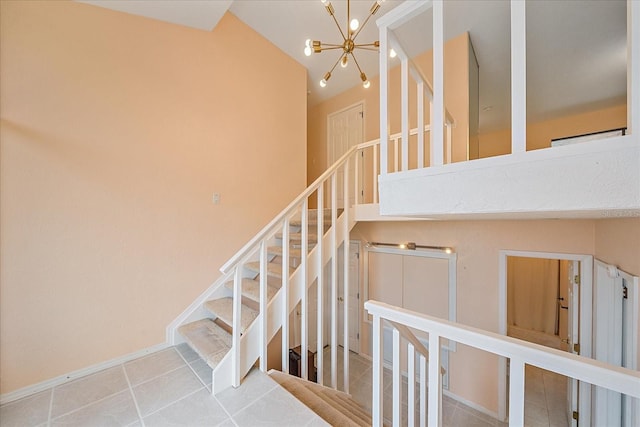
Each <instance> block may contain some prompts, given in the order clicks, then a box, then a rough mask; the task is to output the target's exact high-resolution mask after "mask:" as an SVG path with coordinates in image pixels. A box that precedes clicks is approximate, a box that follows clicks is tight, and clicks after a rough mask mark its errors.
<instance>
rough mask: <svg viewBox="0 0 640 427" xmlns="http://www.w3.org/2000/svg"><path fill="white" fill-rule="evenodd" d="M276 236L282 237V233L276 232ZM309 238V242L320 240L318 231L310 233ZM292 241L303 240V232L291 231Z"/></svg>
mask: <svg viewBox="0 0 640 427" xmlns="http://www.w3.org/2000/svg"><path fill="white" fill-rule="evenodd" d="M276 238H278V239H282V233H281V232H280V233H276ZM307 239H308V242H309V243H315V242H317V241H318V235H317V234H316V233H308V234H307ZM289 241H290V242H302V233H289Z"/></svg>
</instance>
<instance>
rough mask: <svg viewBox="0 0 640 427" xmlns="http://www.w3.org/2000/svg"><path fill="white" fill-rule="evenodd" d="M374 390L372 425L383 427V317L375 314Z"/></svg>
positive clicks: (372, 395)
mask: <svg viewBox="0 0 640 427" xmlns="http://www.w3.org/2000/svg"><path fill="white" fill-rule="evenodd" d="M372 339H373V348H372V353H373V373H372V381H373V392H372V394H371V400H372V402H371V425H372V426H373V427H382V396H383V393H382V386H383V384H382V319H380V315H378V314H374V315H373V337H372Z"/></svg>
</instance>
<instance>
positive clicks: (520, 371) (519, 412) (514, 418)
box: [509, 358, 524, 427]
mask: <svg viewBox="0 0 640 427" xmlns="http://www.w3.org/2000/svg"><path fill="white" fill-rule="evenodd" d="M509 425H510V426H515V427H519V426H523V425H524V362H523V361H522V360H519V359H514V358H511V362H510V365H509Z"/></svg>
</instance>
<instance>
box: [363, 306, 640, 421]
mask: <svg viewBox="0 0 640 427" xmlns="http://www.w3.org/2000/svg"><path fill="white" fill-rule="evenodd" d="M364 307H365V309H366V310H367V311H368V313H369V314H370V315H372V316H373V337H372V340H373V393H372V403H371V407H372V408H373V413H372V419H373V425H374V426H376V427H377V426H382V422H383V418H382V408H383V403H384V402H383V400H382V397H383V393H382V366H383V360H382V357H383V356H382V339H383V331H382V323H383V322H386V323H388V324H389V325H391V326H392V327H393V425H394V426H399V425H400V420H401V413H400V408H402V406H401V405H402V403H401V398H400V384H401V381H402V380H401V378H400V367H399V366H400V360H399V358H400V342H401V341H400V336H401V335H402V336H404V337H405V339H406V338H409V339H408V341H409V343H410V345H411V346H415V345H416V343H415V342H412V340H411V336H412V335H413V333H412V332H410V331H409V329H408V328H411V329H413V330H417V331H422V332H426V333H428V334H429V350H430V352H429V353H428V354H427V355H426V357H425V360H422V358H421V360H420V374H421V379H420V386H421V387H420V394H421V395H420V400H421V402H422V401H423V400H424V398H425V396H426V397H428V411H426V412H427V413H428V425H429V427H437V426H440V425H441V424H442V368H440V346H441V341H442V339H449V340H451V341H455V342H459V343H462V344H464V345H467V346H470V347H474V348H477V349H480V350H483V351H486V352H489V353H491V354H495V355H497V356H502V357H506V358H509V360H510V371H509V425H510V426H523V425H524V390H525V378H524V372H525V365H532V366H537V367H539V368H542V369H545V370H548V371H551V372H556V373H558V374H560V375H564V376H567V377H570V378H575V379H577V380H579V381H584V382H586V383H589V384H592V385H595V386H599V387H603V388H606V389H609V390H612V391H615V392H617V393H622V394H625V395H627V396H629V397H632V398H635V399H640V386H639V384H640V372H638V371H633V370H630V369H626V368H620V367H617V366H613V365H609V364H606V363H603V362H600V361H597V360H593V359H588V358H586V357H582V356H577V355H574V354H571V353H567V352H563V351H560V350H555V349H552V348H548V347H543V346H540V345H537V344H531V343H527V342H524V341H520V340H517V339H514V338H510V337H506V336H503V335H498V334H495V333H491V332H487V331H483V330H480V329H476V328H472V327H468V326H462V325H460V324H457V323H453V322H449V321H446V320H443V319H439V318H436V317H431V316H426V315H423V314H419V313H416V312H412V311H409V310H405V309H402V308H399V307H394V306H391V305H388V304H384V303H381V302H377V301H367V302H365V304H364ZM407 331H409V332H407ZM418 343H419V341H418ZM425 351H426V350H424V349H423V350H420V353H424V352H425ZM413 352H414V351H413V350H412V349H410V351H409V360H408V367H409V371H410V372H409V378H410V379H411V378H412V377H414V376H415V373H413V372H412V371H411V370H412V369H414V367H412V363H414V362H412V358H413ZM425 364H427V365H428V367H425V366H424V365H425ZM439 368H440V369H439ZM427 372H428V379H426V380H425V377H424V374H425V373H427ZM426 384H428V392H427V391H426V390H425V385H426ZM396 389H397V391H396ZM408 390H412V387H411V384H410V385H409V387H408ZM410 397H411V396H410ZM412 400H413V399H411V398H410V399H408V402H411V401H412ZM408 410H409V413H408V416H409V417H411V416H412V415H411V414H412V412H413V411H412V408H408ZM420 419H421V422H420V425H425V424H424V420H425V419H426V416H425V405H424V404H421V405H420ZM409 425H413V424H411V423H409Z"/></svg>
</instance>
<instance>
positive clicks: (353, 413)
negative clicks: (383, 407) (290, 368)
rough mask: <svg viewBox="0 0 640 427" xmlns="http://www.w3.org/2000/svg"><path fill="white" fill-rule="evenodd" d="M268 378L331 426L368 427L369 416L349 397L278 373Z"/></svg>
mask: <svg viewBox="0 0 640 427" xmlns="http://www.w3.org/2000/svg"><path fill="white" fill-rule="evenodd" d="M269 376H271V378H273V379H274V380H275V381H276V382H277V383H278V384H280V386H281V387H282V388H284V389H285V390H287V391H288V392H289V393H291V394H292V395H293V396H294V397H295V398H297V399H298V400H299V401H300V402H302V403H304V404H305V405H306V406H307V407H308V408H309V409H311V410H312V411H313V412H315V413H316V414H318V415H319V416H320V417H321V418H322V419H323V420H325V421H326V422H327V423H329V424H331V425H332V426H370V425H371V415H370V414H369V413H368V412H367V411H366V410H365V409H364V408H363V407H362V406H360V404H359V403H358V402H356V401H355V400H354V399H353V398H352V397H351V396H350V395H348V394H346V393H344V392H341V391H338V390H334V389H332V388H329V387H324V386H321V385H319V384H316V383H313V382H310V381H307V380H303V379H301V378H298V377H294V376H292V375H288V374H285V373H283V372H280V371H275V370H271V371H269Z"/></svg>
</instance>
